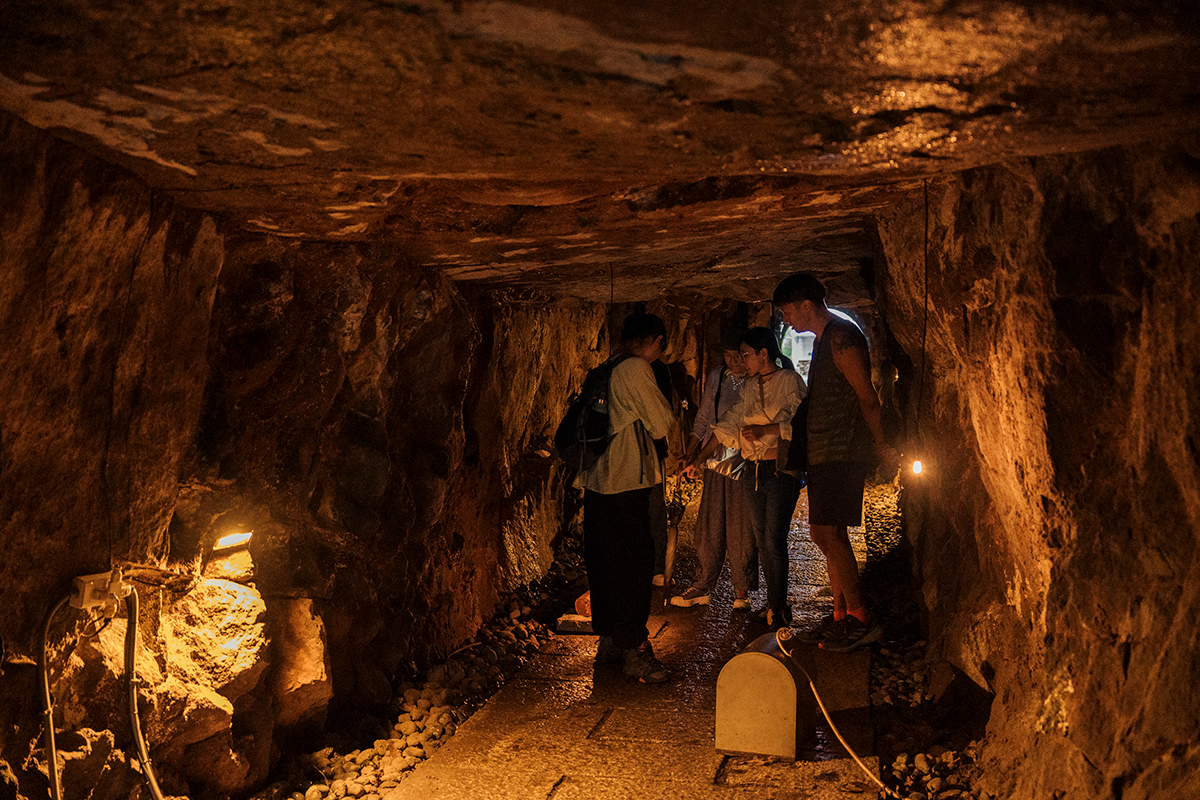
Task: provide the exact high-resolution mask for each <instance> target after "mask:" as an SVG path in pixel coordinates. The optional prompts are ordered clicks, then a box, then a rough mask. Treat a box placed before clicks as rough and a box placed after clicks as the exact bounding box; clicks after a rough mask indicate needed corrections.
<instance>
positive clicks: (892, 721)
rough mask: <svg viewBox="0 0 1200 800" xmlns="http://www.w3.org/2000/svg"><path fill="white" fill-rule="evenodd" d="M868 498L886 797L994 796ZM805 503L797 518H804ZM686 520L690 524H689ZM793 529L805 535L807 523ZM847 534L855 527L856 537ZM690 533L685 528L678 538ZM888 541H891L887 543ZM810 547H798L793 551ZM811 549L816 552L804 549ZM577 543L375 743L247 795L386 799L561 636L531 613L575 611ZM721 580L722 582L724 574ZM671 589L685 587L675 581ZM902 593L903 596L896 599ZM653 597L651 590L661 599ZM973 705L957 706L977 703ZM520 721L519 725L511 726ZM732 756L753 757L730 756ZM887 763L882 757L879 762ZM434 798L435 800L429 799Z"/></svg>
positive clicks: (305, 759)
mask: <svg viewBox="0 0 1200 800" xmlns="http://www.w3.org/2000/svg"><path fill="white" fill-rule="evenodd" d="M868 495H869V496H868V499H867V530H868V533H876V532H873V531H871V528H872V526H873V525H876V526H879V527H880V528H881V530H880V531H879V532H878V533H880V534H881V535H869V536H868V537H867V540H868V546H867V547H866V554H865V556H866V557H865V565H864V581H865V582H867V583H868V585H870V581H871V579H872V578H875V579H876V583H875V585H876V586H880V587H886V588H884V589H882V590H881V592H882V594H885V595H887V596H880V592H879V591H877V592H876V593H875V594H876V596H875V597H874V598H873V602H874V603H875V604H876V606H877V607H880V608H887V609H889V612H888V614H889V616H890V618H889V619H885V628H886V630H887V631H888V633H887V635H885V640H884V641H883V642H882V643H881V644H880V645H876V646H875V650H874V653H873V658H872V663H871V671H870V695H871V704H872V717H873V720H874V723H875V730H876V737H877V745H876V754H877V755H879V756H880V759H881V760H880V763H881V765H883V766H881V775H880V777H881V778H882V780H883V781H884V783H885V785H887V787H888V789H889V790H890V791H889V795H888V796H889V797H900V798H904V800H996V798H995V797H994V796H993V795H990V794H988V793H986V792H982V791H979V790H977V789H975V788H973V784H974V782H975V781H976V780H977V779H978V777H979V769H978V766H977V761H978V758H979V754H980V751H981V747H982V745H981V743H980V742H979V741H976V740H971V739H967V738H966V737H967V736H969V735H970V734H971V733H973V732H978V733H980V734H981V732H982V730H981V728H982V723H978V724H976V726H975V728H976V730H975V731H972V730H963V729H961V726H959V728H960V729H955V725H954V724H953V722H951V720H960V721H961V720H962V719H964V718H970V717H971V714H970V713H967V714H963V713H960V710H959V709H953V708H947V707H946V706H945V703H944V702H940V701H943V700H949V701H950V702H951V703H953V702H955V698H953V697H948V695H951V694H953V692H947V691H945V690H946V687H947V686H949V685H951V684H954V683H955V681H954V680H953V679H952V678H947V677H946V676H947V674H948V669H949V668H948V667H947V665H944V664H929V663H927V662H926V659H925V643H924V642H923V641H920V640H919V639H918V638H917V635H916V630H917V616H916V615H917V609H916V604H915V602H914V601H913V600H912V598H913V597H914V596H915V595H914V594H913V593H912V592H911V591H910V589H911V587H909V586H907V579H905V578H903V577H901V575H900V573H899V572H897V571H896V567H897V565H896V564H895V563H892V564H889V561H892V562H894V561H896V560H897V559H896V555H897V554H896V553H895V550H896V548H895V547H894V546H893V545H894V544H895V540H896V538H897V537H898V535H899V532H898V529H897V530H891V531H889V530H887V529H888V528H889V526H890V527H895V526H897V525H898V519H899V517H898V513H897V512H896V511H895V504H896V497H895V492H894V491H892V490H891V487H890V486H887V485H884V486H883V487H874V489H872V490H870V491H869V493H868ZM804 500H805V498H804V497H803V496H802V503H801V507H800V508H798V509H797V516H798V518H799V517H800V515H801V514H805V515H806V511H807V508H806V503H805V502H804ZM687 524H688V519H687V518H685V521H684V526H685V527H686V525H687ZM794 528H795V529H796V530H794V531H793V536H794V537H795V536H796V534H797V533H800V534H802V535H804V536H806V535H807V530H806V526H804V525H796V526H794ZM852 534H853V532H852ZM688 540H689V537H687V536H686V535H685V532H684V531H681V541H682V542H685V543H686V541H688ZM889 540H890V544H889ZM804 544H805V543H804V542H802V541H796V542H793V545H795V546H796V547H794V548H793V549H794V550H795V549H798V548H799V549H802V547H803V545H804ZM809 546H811V545H809ZM581 551H582V547H581V542H580V541H578V539H575V538H572V537H570V536H568V537H564V543H563V546H562V547H561V548H560V553H559V555H558V558H557V559H556V561H555V562H554V564H553V565H552V567H551V569H550V572H549V573H548V575H547V576H546V578H545V579H543V580H542V581H540V582H536V583H534V584H531V585H530V586H529V587H523V588H522V589H520V590H518V592H517V593H516V594H515V595H514V596H513V597H512V598H510V599H509V600H508V601H507V602H506V603H505V604H504V607H503V610H502V612H501V613H499V614H497V615H496V617H494V618H493V619H492V620H491V621H490V622H489V623H487V624H486V625H485V626H484V627H482V628H481V629H480V630H479V632H478V633H477V634H476V636H475V637H473V638H472V640H471V641H470V642H468V643H467V644H465V645H464V646H462V647H460V648H459V649H458V650H456V651H455V652H454V653H452V654H451V655H450V656H449V657H448V658H447V659H446V661H445V662H444V663H441V664H438V665H435V666H433V667H431V668H429V669H428V670H427V671H426V672H425V674H424V676H423V679H422V680H414V681H412V682H406V683H403V684H401V685H400V686H399V690H398V693H397V697H396V698H395V702H394V703H393V708H398V709H399V713H398V714H397V716H396V717H395V719H394V720H393V719H389V720H388V722H389V723H390V726H391V729H390V732H389V733H388V736H387V738H379V739H375V740H374V741H371V742H369V743H364V745H363V746H362V747H360V748H358V749H349V750H346V751H345V752H338V751H337V750H336V749H335V748H334V747H325V748H323V749H320V750H318V751H316V752H313V753H309V754H306V755H302V756H300V757H297V758H295V759H294V760H293V761H292V762H291V764H290V765H289V767H288V768H286V769H285V770H284V773H285V774H284V777H283V778H282V779H281V780H279V781H277V782H276V783H274V784H272V785H271V786H269V787H268V788H267V789H265V790H263V791H260V792H259V793H257V794H256V795H254V796H253V798H252V800H283V798H288V799H289V800H329V798H342V797H351V798H362V799H363V800H389V795H391V794H392V793H393V792H396V794H397V795H399V794H400V793H399V792H398V791H396V790H397V789H398V787H399V786H400V784H401V782H402V781H404V780H405V779H406V778H407V777H409V776H410V775H412V774H413V771H414V770H419V769H420V768H421V765H422V763H424V762H426V761H428V760H429V759H433V758H436V757H437V755H436V754H437V751H438V749H439V748H440V747H441V745H442V744H443V743H445V742H446V741H447V740H448V739H449V738H450V737H452V736H454V734H455V732H456V730H457V727H458V725H460V724H461V723H462V722H463V721H465V720H466V719H467V718H469V717H470V716H471V715H472V714H474V713H475V711H477V710H478V709H479V708H481V707H482V706H483V705H484V704H485V703H486V702H487V700H488V698H489V697H491V696H492V695H493V694H495V693H496V692H497V691H498V690H499V689H500V687H501V686H503V685H504V684H505V683H506V682H508V681H509V679H511V678H512V677H513V675H515V674H516V673H517V671H518V670H520V668H521V666H522V665H523V664H524V663H525V662H526V661H527V660H528V659H529V658H531V657H532V656H534V655H535V654H536V653H537V652H538V651H539V650H540V649H541V647H542V646H543V645H544V644H545V643H546V642H548V641H550V640H552V639H553V638H554V637H555V636H556V634H555V633H554V632H553V631H551V630H550V629H549V628H548V627H547V625H545V624H543V623H542V622H539V621H538V619H536V618H535V616H536V617H540V618H543V619H553V618H555V617H556V616H557V615H558V613H560V612H562V611H564V610H567V609H569V608H570V606H571V604H572V603H573V601H574V599H575V597H577V596H578V594H579V593H580V591H581V588H582V587H583V585H584V570H583V565H582V557H581V555H580V553H581ZM689 557H691V558H692V560H693V561H694V554H693V553H690V552H689V548H687V547H686V544H685V546H684V548H683V549H682V552H681V562H680V563H681V570H683V571H684V572H686V570H687V566H688V559H689ZM723 580H725V581H727V577H726V578H724V579H723ZM675 588H676V589H677V591H682V590H683V589H684V588H686V583H683V584H677V586H676V587H675ZM900 594H906V595H907V596H906V597H903V598H902V597H900V596H899V595H900ZM657 597H658V595H657V593H656V599H657ZM975 700H976V699H969V700H965V701H963V702H967V703H969V704H973V705H974V707H975V710H977V708H978V705H979V704H978V702H975ZM514 722H516V721H514ZM728 758H730V759H733V760H745V761H751V762H753V761H755V759H753V758H748V757H739V756H730V757H728ZM885 759H886V760H885ZM877 795H878V796H882V792H877V791H876V790H875V789H874V787H871V786H870V784H868V783H866V782H865V780H864V782H863V783H862V784H861V791H860V792H859V793H858V796H861V797H873V796H877ZM431 800H436V798H431Z"/></svg>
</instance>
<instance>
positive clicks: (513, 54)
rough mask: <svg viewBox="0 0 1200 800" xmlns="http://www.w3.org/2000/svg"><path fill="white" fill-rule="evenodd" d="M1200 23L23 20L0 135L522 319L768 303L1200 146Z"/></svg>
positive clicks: (988, 6) (209, 3) (147, 14)
mask: <svg viewBox="0 0 1200 800" xmlns="http://www.w3.org/2000/svg"><path fill="white" fill-rule="evenodd" d="M1195 17H1196V15H1195V12H1194V11H1189V10H1188V9H1186V8H1185V7H1184V6H1183V5H1182V4H1180V5H1178V6H1176V7H1172V6H1169V5H1168V6H1165V7H1164V8H1160V9H1157V10H1156V12H1155V13H1154V14H1150V13H1142V12H1141V10H1140V6H1139V5H1138V4H1133V3H1131V4H1128V5H1127V6H1125V7H1122V6H1121V4H1119V3H1113V4H1109V7H1108V9H1107V10H1106V11H1105V12H1097V11H1091V10H1089V11H1085V10H1081V9H1079V8H1077V7H1073V6H1051V5H1039V4H1028V3H1026V4H1015V3H1003V2H980V3H974V4H971V5H970V6H969V7H968V6H954V7H943V6H941V5H935V4H921V3H907V4H903V3H874V4H851V3H842V2H832V1H830V0H821V1H820V2H807V3H796V2H772V3H764V4H754V5H753V6H751V7H747V8H743V9H729V8H728V7H726V5H725V4H717V3H707V2H700V3H656V4H651V5H646V4H631V3H620V2H593V3H588V4H585V5H584V6H582V7H580V6H578V4H568V3H564V2H556V1H555V0H524V2H469V0H455V1H454V2H448V3H443V2H437V1H436V0H416V1H415V2H373V3H372V2H365V0H341V1H340V2H335V3H315V2H312V3H306V2H290V3H282V2H280V3H275V4H270V5H257V4H255V5H249V6H243V5H238V4H235V3H233V2H230V1H229V0H204V1H203V2H187V1H186V0H184V1H181V2H176V3H171V4H166V5H160V6H156V7H154V8H147V7H145V6H143V5H142V4H137V3H132V2H128V3H105V4H91V3H87V2H81V3H76V4H73V5H69V6H68V5H56V6H54V7H53V8H50V9H43V8H40V7H39V4H20V5H18V11H17V13H15V14H14V15H13V21H14V24H13V25H12V26H11V27H10V28H9V30H8V32H7V33H6V34H3V35H2V36H3V41H4V44H5V45H6V47H5V48H4V50H5V53H6V54H5V55H0V106H2V107H3V108H4V109H5V110H6V111H7V112H8V113H9V114H12V115H14V116H17V117H20V118H22V119H24V120H25V121H26V122H28V123H30V124H33V125H35V126H37V127H40V128H44V129H47V130H52V131H54V132H55V133H56V134H57V135H60V136H62V137H64V138H68V139H71V140H73V141H76V142H78V143H80V144H82V145H84V146H85V147H87V148H88V149H90V150H92V151H94V152H99V153H101V154H102V155H103V156H104V157H105V158H107V159H109V160H112V161H115V162H118V163H120V164H122V165H123V166H125V167H127V168H129V169H131V170H132V171H134V172H135V173H137V174H138V175H139V176H141V177H142V178H143V179H144V180H145V181H146V182H147V183H149V184H150V185H151V186H153V187H155V188H157V189H161V190H163V191H165V192H168V193H169V194H170V195H171V196H172V197H173V198H174V199H175V200H176V201H177V202H179V203H181V204H183V205H186V206H191V207H194V208H197V209H202V210H205V211H209V212H212V213H214V214H216V215H218V216H221V217H223V218H226V219H227V220H229V221H230V222H231V223H232V224H234V225H235V226H238V227H240V228H244V229H245V230H247V231H251V232H256V233H261V234H269V235H272V236H277V237H280V238H284V239H294V240H298V241H323V242H330V241H332V242H348V243H350V242H359V243H386V244H394V245H397V246H398V247H399V248H400V249H401V250H403V251H404V252H405V253H406V258H405V259H404V263H406V264H419V265H423V266H426V267H435V268H438V269H440V270H443V271H444V272H446V273H447V274H448V275H449V276H450V277H451V278H453V279H454V280H456V281H460V282H464V283H471V284H477V285H479V286H483V287H488V288H503V289H507V290H510V291H511V292H513V293H514V294H516V295H519V296H528V297H536V298H543V297H550V298H555V297H558V298H566V297H574V298H580V299H584V300H594V301H595V300H608V299H609V298H610V297H613V298H615V299H617V300H632V299H648V298H650V297H655V296H659V295H663V294H671V293H680V294H697V295H701V296H708V297H724V298H733V299H742V300H750V299H759V298H761V297H763V296H764V292H765V291H768V290H769V287H770V285H772V284H773V282H774V280H775V279H777V277H778V276H779V275H780V274H783V273H786V272H788V271H790V270H792V269H795V268H797V267H798V266H804V267H806V268H810V269H814V270H815V271H817V272H819V273H821V274H823V275H826V276H829V277H833V278H837V276H839V275H850V274H852V273H857V271H858V270H859V269H860V264H861V263H862V262H863V260H864V259H869V258H871V257H873V255H874V248H873V244H872V240H871V237H870V227H871V217H872V214H873V213H874V212H875V211H876V210H878V209H880V208H882V207H885V206H887V205H890V204H893V203H895V202H897V201H898V200H899V199H901V198H904V197H906V196H910V195H911V193H912V192H915V191H919V189H920V186H921V181H922V179H924V178H926V177H930V176H935V175H937V174H939V173H945V172H955V171H960V170H963V169H967V168H970V167H973V166H977V165H981V164H985V163H992V162H996V161H1000V160H1004V159H1008V158H1014V157H1021V156H1025V155H1038V154H1047V153H1059V152H1068V151H1078V150H1088V149H1097V148H1102V147H1106V146H1111V145H1117V144H1129V143H1137V142H1142V141H1153V140H1155V139H1156V138H1161V137H1162V136H1164V135H1172V133H1174V132H1180V131H1194V130H1196V128H1197V125H1196V122H1197V120H1198V119H1200V113H1198V111H1200V104H1198V103H1197V97H1196V91H1195V87H1196V86H1197V85H1200V80H1198V78H1200V66H1197V64H1200V58H1197V57H1196V56H1197V55H1198V54H1197V50H1200V46H1198V40H1197V37H1196V36H1195V30H1196V25H1195V22H1196V19H1195Z"/></svg>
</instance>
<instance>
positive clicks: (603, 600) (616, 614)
mask: <svg viewBox="0 0 1200 800" xmlns="http://www.w3.org/2000/svg"><path fill="white" fill-rule="evenodd" d="M652 491H653V487H647V488H645V489H634V490H633V491H629V492H621V493H619V494H600V493H599V492H593V491H590V490H586V489H585V490H584V492H583V560H584V564H585V566H586V567H587V573H588V588H589V589H590V590H591V592H592V632H593V633H595V634H597V635H599V636H611V637H612V640H613V645H614V646H616V647H620V648H625V649H630V648H634V647H637V646H638V645H640V644H641V643H642V642H644V641H646V638H647V636H648V635H649V631H648V630H647V628H646V621H647V620H648V619H649V618H650V596H651V593H652V592H653V586H651V579H652V578H653V577H654V541H653V540H652V539H651V537H650V496H651V494H650V493H651V492H652Z"/></svg>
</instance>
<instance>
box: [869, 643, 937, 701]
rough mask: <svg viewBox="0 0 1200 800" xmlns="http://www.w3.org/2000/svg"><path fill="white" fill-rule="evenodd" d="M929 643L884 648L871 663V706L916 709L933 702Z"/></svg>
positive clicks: (880, 649)
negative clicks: (927, 653) (927, 659)
mask: <svg viewBox="0 0 1200 800" xmlns="http://www.w3.org/2000/svg"><path fill="white" fill-rule="evenodd" d="M924 662H925V642H923V641H922V642H917V643H915V644H912V645H909V646H907V647H897V646H893V647H881V648H879V651H878V653H877V654H876V657H875V658H873V659H872V660H871V702H873V703H875V704H876V705H897V706H901V707H904V708H915V707H916V706H919V705H920V704H921V703H922V702H924V701H926V700H930V699H932V698H931V696H930V695H929V693H928V691H927V678H928V676H927V674H926V671H925V663H924Z"/></svg>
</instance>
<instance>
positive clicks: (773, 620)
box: [767, 606, 792, 631]
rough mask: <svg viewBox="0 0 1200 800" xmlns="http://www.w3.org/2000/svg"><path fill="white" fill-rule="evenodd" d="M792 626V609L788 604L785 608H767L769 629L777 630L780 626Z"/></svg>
mask: <svg viewBox="0 0 1200 800" xmlns="http://www.w3.org/2000/svg"><path fill="white" fill-rule="evenodd" d="M791 626H792V610H791V609H790V608H788V607H787V606H784V607H783V608H768V609H767V629H768V630H772V631H777V630H779V629H780V628H790V627H791Z"/></svg>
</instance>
